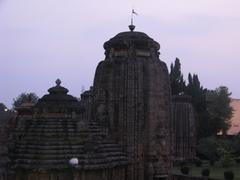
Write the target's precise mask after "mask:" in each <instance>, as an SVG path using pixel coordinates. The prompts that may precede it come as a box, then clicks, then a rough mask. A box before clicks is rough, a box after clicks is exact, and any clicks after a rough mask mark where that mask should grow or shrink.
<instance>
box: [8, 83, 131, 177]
mask: <svg viewBox="0 0 240 180" xmlns="http://www.w3.org/2000/svg"><path fill="white" fill-rule="evenodd" d="M67 92H68V90H67V89H66V88H64V87H62V86H60V84H57V86H55V87H53V88H50V89H49V93H50V94H47V95H44V96H43V97H42V98H41V99H39V101H38V103H37V104H36V105H35V106H33V107H30V108H29V109H28V110H27V108H25V107H24V108H19V109H18V111H19V112H18V113H19V115H18V117H17V119H18V123H17V127H16V129H15V133H14V139H13V147H12V148H11V153H10V158H11V159H12V169H13V170H14V171H15V178H16V179H33V180H35V179H42V180H45V179H50V177H51V179H64V180H67V179H73V178H74V179H81V180H82V179H83V180H93V179H94V180H95V179H99V180H100V179H101V178H104V177H108V176H118V178H116V179H119V180H124V178H125V167H126V165H127V164H128V161H127V157H126V154H125V153H124V152H123V151H122V148H121V147H120V145H118V144H116V143H115V141H114V140H112V139H111V138H108V137H106V134H105V133H103V132H102V131H101V128H100V127H99V125H98V124H97V123H95V122H93V121H89V122H87V121H86V120H84V119H83V118H82V114H83V112H84V109H83V107H82V106H81V105H80V104H79V102H78V101H77V100H76V98H74V97H73V96H70V95H68V94H67ZM71 158H77V159H78V162H79V163H78V164H76V165H75V166H74V167H72V166H71V165H70V164H69V160H70V159H71ZM105 179H108V180H111V178H110V179H109V178H105Z"/></svg>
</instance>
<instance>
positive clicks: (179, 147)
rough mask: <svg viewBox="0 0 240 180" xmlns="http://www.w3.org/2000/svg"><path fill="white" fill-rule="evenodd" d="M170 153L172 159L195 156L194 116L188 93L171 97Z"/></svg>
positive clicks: (190, 158) (187, 158)
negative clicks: (171, 141)
mask: <svg viewBox="0 0 240 180" xmlns="http://www.w3.org/2000/svg"><path fill="white" fill-rule="evenodd" d="M171 114H172V125H171V126H172V132H171V135H172V140H173V143H172V145H173V147H172V155H173V158H174V160H192V159H194V158H195V144H196V139H195V133H196V132H195V131H196V130H195V117H194V109H193V106H192V103H191V97H190V96H188V95H176V96H173V97H172V113H171Z"/></svg>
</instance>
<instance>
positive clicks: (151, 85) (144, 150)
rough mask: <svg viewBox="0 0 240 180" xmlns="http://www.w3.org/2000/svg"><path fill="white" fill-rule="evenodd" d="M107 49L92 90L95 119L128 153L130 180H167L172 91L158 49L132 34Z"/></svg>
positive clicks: (120, 36) (112, 41)
mask: <svg viewBox="0 0 240 180" xmlns="http://www.w3.org/2000/svg"><path fill="white" fill-rule="evenodd" d="M104 49H105V55H106V57H105V60H104V61H101V62H100V63H99V64H98V67H97V69H96V74H95V79H94V85H93V89H92V96H93V106H94V108H93V111H94V114H95V119H96V121H97V122H99V123H100V125H101V126H103V127H106V131H107V133H109V134H111V136H112V137H113V138H114V139H115V140H117V142H118V143H119V144H120V145H121V146H122V147H123V149H124V151H125V152H126V153H127V155H128V157H129V159H130V165H129V166H128V173H127V175H128V176H127V180H143V179H162V178H166V177H168V175H169V170H170V146H171V145H170V137H169V132H170V126H169V125H170V105H171V93H170V91H171V90H170V83H169V76H168V70H167V67H166V64H165V63H164V62H163V61H161V60H160V59H159V54H160V53H159V49H160V45H159V44H158V43H157V42H156V41H154V40H153V39H151V38H150V37H149V36H148V35H146V34H145V33H142V32H135V31H129V32H122V33H119V34H117V35H116V36H115V37H113V38H112V39H110V40H109V41H107V42H106V43H105V44H104Z"/></svg>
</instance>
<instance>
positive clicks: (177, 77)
mask: <svg viewBox="0 0 240 180" xmlns="http://www.w3.org/2000/svg"><path fill="white" fill-rule="evenodd" d="M170 68H171V69H170V74H169V76H170V82H171V89H172V95H178V94H180V93H183V92H184V91H185V88H186V84H185V81H184V79H183V74H182V72H181V63H180V60H179V59H178V58H176V60H175V63H174V64H173V63H172V64H171V67H170Z"/></svg>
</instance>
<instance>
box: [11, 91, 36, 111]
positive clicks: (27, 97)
mask: <svg viewBox="0 0 240 180" xmlns="http://www.w3.org/2000/svg"><path fill="white" fill-rule="evenodd" d="M38 99H39V98H38V96H37V95H36V94H35V93H32V92H31V93H21V94H20V95H19V96H18V97H17V98H16V99H13V108H16V107H19V106H21V104H23V103H26V102H31V103H33V104H36V103H37V101H38Z"/></svg>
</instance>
